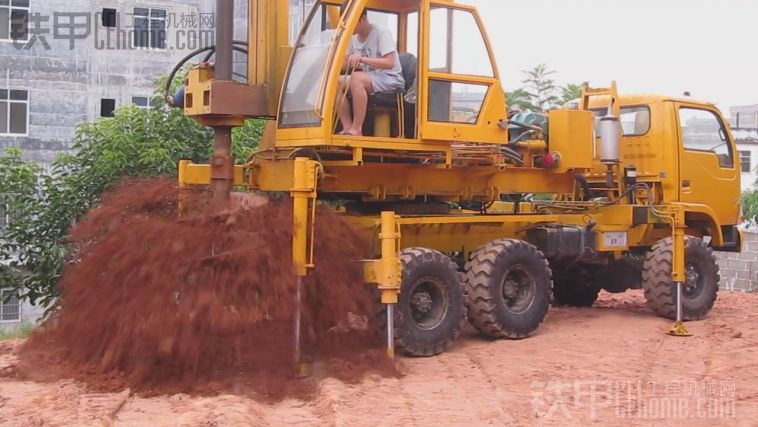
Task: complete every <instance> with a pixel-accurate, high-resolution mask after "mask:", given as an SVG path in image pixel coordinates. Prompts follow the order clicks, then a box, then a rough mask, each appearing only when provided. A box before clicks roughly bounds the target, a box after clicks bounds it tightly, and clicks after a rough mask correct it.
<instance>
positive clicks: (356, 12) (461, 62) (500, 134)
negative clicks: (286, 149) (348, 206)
mask: <svg viewBox="0 0 758 427" xmlns="http://www.w3.org/2000/svg"><path fill="white" fill-rule="evenodd" d="M364 19H366V20H367V21H368V23H369V25H371V26H372V28H373V30H374V31H381V32H382V34H388V35H389V36H390V37H391V38H392V43H393V45H394V46H393V47H394V48H395V50H396V52H397V57H396V58H397V61H399V63H400V74H401V76H402V80H403V82H402V84H401V85H395V86H391V87H389V90H376V91H374V92H373V93H370V94H369V96H368V101H367V103H366V104H367V105H366V109H365V114H366V117H365V120H364V124H363V126H362V128H361V132H358V134H360V133H362V135H360V136H359V135H357V134H351V133H349V132H345V131H346V129H344V126H343V123H344V122H345V120H340V116H341V115H340V109H341V108H344V109H347V110H348V112H349V113H350V115H349V118H352V119H355V115H356V114H355V111H354V110H355V108H356V107H355V102H356V100H354V99H353V98H354V97H353V96H352V93H351V92H352V90H350V89H351V88H350V89H348V88H349V87H350V83H349V82H350V81H351V79H352V76H351V75H352V73H357V72H364V70H361V69H360V68H356V69H353V68H352V67H350V66H349V64H348V58H349V54H350V53H351V52H353V53H354V50H351V44H352V43H353V42H354V38H355V37H358V36H357V35H356V33H357V32H360V28H362V27H361V25H365V23H363V24H362V20H364ZM363 28H364V29H365V27H363ZM385 42H386V40H385ZM385 51H386V48H385ZM383 53H387V52H383ZM390 56H392V55H390ZM368 66H369V68H368V69H369V71H375V70H376V67H371V64H368ZM380 72H381V71H380ZM346 81H347V82H348V83H347V84H346V83H345V82H346ZM374 82H375V83H376V81H374ZM374 86H376V85H374ZM379 86H380V87H386V86H385V85H382V84H380V85H379ZM343 111H344V110H343ZM506 118H507V115H506V111H505V97H504V92H503V90H502V86H501V85H500V81H499V76H498V72H497V67H496V65H495V61H494V57H493V55H492V52H491V49H490V45H489V43H488V39H487V37H486V35H485V34H484V32H483V27H482V25H481V21H480V18H479V16H478V14H477V12H476V10H475V9H474V8H472V7H469V6H464V5H457V4H454V3H453V2H451V1H449V0H440V1H429V0H421V1H419V0H383V1H380V0H347V1H345V2H340V1H327V0H324V1H318V2H316V3H315V4H314V6H313V8H312V9H311V12H310V14H309V16H308V18H307V19H306V21H305V23H304V25H303V27H302V30H301V33H300V36H299V37H298V40H297V42H296V44H295V47H294V51H293V54H292V58H291V61H290V65H289V69H288V71H287V74H286V76H285V81H284V85H283V91H282V96H281V104H280V114H279V123H278V132H277V145H278V146H288V145H290V144H291V145H295V143H297V145H299V146H302V145H303V144H304V143H305V144H306V145H307V144H308V142H307V141H304V139H313V141H314V142H313V145H321V146H323V145H337V146H345V145H348V146H351V147H354V146H356V143H358V145H360V143H362V142H366V141H371V142H372V143H374V144H376V143H383V142H386V143H395V144H397V143H398V142H403V143H412V144H429V143H432V141H434V143H435V144H439V141H460V142H472V143H505V142H506V141H507V135H506V132H505V131H504V130H502V129H500V128H499V126H498V123H499V121H500V120H503V119H506ZM343 119H344V116H343ZM304 130H305V132H304ZM421 130H423V132H422V131H421ZM317 138H318V139H319V140H320V141H318V143H317V142H316V139H317ZM289 141H292V143H290V142H289ZM325 142H327V143H326V144H325ZM395 146H397V145H395ZM387 147H391V146H389V145H388V146H387Z"/></svg>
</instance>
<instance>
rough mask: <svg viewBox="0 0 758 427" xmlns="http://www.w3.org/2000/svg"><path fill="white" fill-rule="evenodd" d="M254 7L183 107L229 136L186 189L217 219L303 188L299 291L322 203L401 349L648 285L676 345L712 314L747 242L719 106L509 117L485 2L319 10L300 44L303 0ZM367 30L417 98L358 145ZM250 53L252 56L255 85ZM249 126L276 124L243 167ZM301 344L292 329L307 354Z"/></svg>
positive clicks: (221, 17) (378, 102)
mask: <svg viewBox="0 0 758 427" xmlns="http://www.w3.org/2000/svg"><path fill="white" fill-rule="evenodd" d="M247 1H248V11H249V21H248V24H249V28H248V33H249V39H248V40H246V41H235V40H233V37H232V35H233V21H234V17H233V11H234V4H233V0H217V12H216V26H217V29H216V31H217V35H216V46H214V47H209V48H206V49H204V50H201V51H199V52H197V54H201V53H203V52H205V53H206V56H205V59H204V60H202V61H201V62H200V63H199V64H197V65H195V66H194V67H193V68H191V70H190V71H189V74H188V78H187V80H186V82H185V84H184V86H183V87H182V89H181V90H180V93H179V94H178V96H177V97H176V103H177V104H178V106H181V107H183V108H184V110H185V113H186V114H187V115H188V116H190V117H192V118H194V119H195V120H197V121H198V122H200V123H202V124H204V125H207V126H211V127H213V128H214V129H215V147H216V151H215V155H214V156H213V157H212V159H211V161H210V164H209V165H202V164H193V163H190V162H187V161H184V162H181V164H180V165H179V182H180V185H181V186H185V187H187V186H195V185H202V186H208V185H210V187H211V189H212V191H213V200H214V205H215V206H216V207H218V208H223V207H224V206H225V204H226V203H227V202H228V200H229V194H230V191H231V190H232V188H233V187H235V186H236V187H245V188H247V189H250V190H255V191H259V192H285V193H289V194H291V196H292V198H293V200H294V203H293V206H294V208H293V209H294V212H293V213H294V220H293V224H292V227H293V238H292V258H293V263H294V268H295V270H296V272H297V275H298V276H299V277H301V278H302V277H304V276H306V275H307V274H308V271H309V269H310V268H312V267H313V262H312V260H313V240H314V234H313V233H314V231H313V230H314V223H315V222H316V221H317V220H318V218H317V217H316V214H315V212H316V211H315V204H316V203H318V202H319V201H321V200H329V201H338V202H339V204H340V205H341V206H344V209H343V210H344V213H343V214H344V216H345V217H346V218H348V219H349V220H350V222H351V223H353V224H355V226H356V227H357V228H358V229H360V230H362V231H363V232H364V233H365V236H366V239H367V241H369V242H373V247H374V254H373V256H374V258H373V259H370V260H364V261H363V262H364V271H365V274H364V276H365V282H366V283H368V284H375V285H376V286H377V287H378V289H379V290H380V294H381V301H377V304H380V303H381V304H383V306H380V307H382V310H383V312H384V313H385V315H386V318H385V327H386V333H387V347H388V350H389V351H390V352H391V354H394V351H395V348H397V349H398V351H401V352H402V353H404V354H407V355H412V356H431V355H436V354H439V353H441V352H444V351H445V350H447V349H448V348H449V347H450V346H451V345H452V344H453V342H454V341H455V340H456V338H457V337H458V335H459V334H460V332H461V329H462V327H463V325H464V322H465V321H466V319H468V321H469V322H470V323H471V324H472V325H473V326H474V327H475V328H476V329H477V330H479V331H480V332H481V333H482V334H484V335H487V336H489V337H494V338H524V337H527V336H529V335H530V334H532V333H533V332H535V331H536V330H537V328H538V327H539V325H540V323H541V322H542V321H543V319H544V318H545V315H546V314H547V312H548V309H549V306H550V305H551V300H552V301H553V302H554V303H558V304H568V305H575V306H590V305H592V304H593V302H594V301H595V299H596V298H597V296H598V292H599V291H600V290H601V289H605V290H607V291H609V292H614V293H618V292H624V291H626V290H627V289H631V288H642V289H644V291H645V297H646V298H647V301H648V303H649V305H650V307H651V308H652V309H653V310H654V311H655V312H656V313H657V314H659V315H660V316H663V317H666V318H670V319H672V320H673V319H675V320H677V323H676V324H675V325H674V327H673V328H672V333H674V334H686V329H685V328H684V326H683V325H682V323H681V321H683V320H696V319H701V318H703V317H704V316H705V315H706V314H707V313H708V312H709V310H710V309H711V308H712V307H713V304H714V301H715V300H716V293H717V291H718V286H719V283H718V282H719V274H718V272H719V269H718V266H717V264H716V262H715V259H714V257H713V250H719V251H732V252H738V251H740V250H741V245H742V238H741V233H740V231H739V230H738V228H737V224H738V223H740V220H741V218H740V201H739V196H740V165H739V156H737V155H736V153H737V151H736V149H735V144H734V138H733V137H732V135H731V133H730V130H729V127H728V125H727V122H726V120H724V118H723V117H722V115H721V114H720V112H719V111H718V110H717V109H716V107H715V106H714V105H713V104H709V103H703V102H697V101H694V100H692V99H690V98H688V97H684V98H680V99H677V98H671V97H665V96H624V95H619V94H618V92H617V90H616V84H615V83H613V84H612V85H611V86H610V87H608V88H602V89H601V88H591V87H589V86H588V85H585V87H584V89H583V92H582V96H581V98H580V99H577V100H576V101H574V102H570V103H568V104H567V105H565V106H563V107H562V108H560V109H554V110H551V111H549V112H547V113H546V114H531V113H529V112H514V111H509V110H508V108H507V106H506V98H505V95H504V91H503V87H502V86H501V83H500V79H499V77H500V76H499V71H498V67H497V65H496V63H495V55H494V54H493V46H492V44H491V42H490V40H489V38H488V37H487V35H486V33H485V31H484V27H483V25H482V21H481V18H480V16H479V15H478V13H477V11H476V9H475V8H473V7H470V6H467V5H461V4H456V3H455V2H454V1H451V0H344V1H340V0H320V1H315V4H314V5H313V7H312V9H311V10H310V14H309V15H308V16H307V17H306V19H305V22H304V24H303V26H302V30H301V31H300V34H299V37H298V38H297V40H296V42H295V43H294V46H291V44H290V42H289V32H290V31H289V24H290V16H289V4H288V3H289V2H288V0H247ZM366 19H367V20H368V21H369V22H371V25H372V26H382V27H383V28H385V29H386V30H387V32H389V34H391V35H392V37H393V40H392V42H393V43H394V45H395V48H396V52H397V53H398V55H397V59H396V60H397V61H399V62H400V66H401V69H402V75H403V80H404V81H405V85H404V86H403V87H401V88H396V89H395V90H392V91H389V92H375V93H372V94H371V95H370V96H369V97H368V98H369V99H368V101H367V108H366V120H365V124H364V126H363V128H362V131H363V135H361V136H356V135H354V134H353V133H349V132H344V130H345V129H343V128H342V126H341V121H340V120H339V118H338V112H339V111H340V108H341V106H342V105H343V103H348V104H347V105H350V103H353V102H357V101H356V99H353V97H352V96H351V93H350V92H351V90H352V89H351V90H346V89H347V88H348V87H350V85H349V84H348V85H346V84H344V82H346V81H348V82H350V81H352V79H351V78H349V77H348V76H355V74H354V73H355V72H358V71H357V70H358V68H357V67H354V65H356V63H357V62H361V61H351V60H350V59H349V55H348V54H349V53H350V52H351V51H350V49H351V45H352V44H353V43H355V42H356V39H355V37H358V36H355V35H354V33H355V32H356V29H357V28H359V26H360V25H365V22H364V20H366ZM384 34H386V32H385V33H384ZM359 42H362V40H359ZM234 51H239V52H241V53H243V54H247V58H248V60H247V77H246V80H245V81H239V79H238V80H235V78H234V73H233V61H232V56H233V52H234ZM214 54H215V59H214V60H213V61H212V62H210V61H211V58H212V56H213V55H214ZM191 58H192V56H190V57H188V58H187V61H190V60H191ZM185 62H186V61H185ZM180 65H181V64H180ZM356 80H358V79H356ZM348 111H349V110H348ZM249 118H264V119H266V120H268V125H267V127H266V131H265V134H264V137H263V140H262V142H261V147H260V150H259V151H257V152H256V153H254V154H253V155H252V156H251V157H250V158H249V159H248V161H247V162H246V163H244V164H242V165H236V166H235V162H234V160H233V159H232V157H231V155H230V152H231V150H230V145H231V129H232V128H233V127H235V126H240V125H241V124H242V123H243V121H244V120H246V119H249ZM357 256H358V255H357V254H356V257H357ZM357 285H358V284H356V286H357ZM302 286H303V285H302V280H300V284H299V286H298V289H301V288H302ZM298 292H299V291H298ZM293 298H299V295H293ZM299 331H300V324H299V318H296V320H295V326H294V339H295V343H296V349H297V348H299V342H300V335H299V333H300V332H299ZM297 353H298V354H296V355H295V357H296V358H299V352H297Z"/></svg>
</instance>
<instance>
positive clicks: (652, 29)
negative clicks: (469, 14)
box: [459, 0, 758, 115]
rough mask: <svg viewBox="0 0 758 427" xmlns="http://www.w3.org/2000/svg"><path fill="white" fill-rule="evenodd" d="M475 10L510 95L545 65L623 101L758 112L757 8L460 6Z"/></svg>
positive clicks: (687, 1) (559, 0)
mask: <svg viewBox="0 0 758 427" xmlns="http://www.w3.org/2000/svg"><path fill="white" fill-rule="evenodd" d="M459 2H460V3H467V4H471V5H474V6H476V7H477V8H478V9H479V13H480V14H481V15H482V17H483V19H484V22H485V26H486V27H487V31H488V33H489V35H490V38H491V40H492V42H493V45H494V49H495V54H496V56H497V61H498V66H499V68H500V72H501V77H502V80H503V84H504V85H505V86H506V90H512V89H513V88H515V87H518V86H520V85H521V80H522V79H523V74H522V73H521V70H525V69H528V68H531V67H533V66H534V65H536V64H539V63H546V64H548V66H549V67H550V68H551V69H553V70H555V71H556V72H557V74H556V76H555V78H556V80H557V81H558V82H559V83H561V84H563V83H566V82H572V83H573V82H576V83H581V82H583V81H589V82H590V83H591V84H592V85H596V86H603V85H607V84H608V83H610V81H611V80H614V79H615V80H616V81H617V82H618V85H619V91H620V92H623V93H660V94H664V95H672V96H675V95H681V94H682V93H683V92H684V91H689V92H691V93H692V96H693V97H694V98H697V99H702V100H706V101H711V102H715V103H716V104H717V105H718V106H719V107H720V108H721V109H722V110H724V111H725V113H726V115H728V110H729V107H731V106H736V105H746V104H758V0H570V1H566V0H459Z"/></svg>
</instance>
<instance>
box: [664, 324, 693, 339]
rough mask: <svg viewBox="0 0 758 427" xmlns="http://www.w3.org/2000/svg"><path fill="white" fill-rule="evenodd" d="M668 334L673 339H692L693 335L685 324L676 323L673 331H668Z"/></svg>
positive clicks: (672, 328)
mask: <svg viewBox="0 0 758 427" xmlns="http://www.w3.org/2000/svg"><path fill="white" fill-rule="evenodd" d="M668 334H669V335H671V336H673V337H691V336H692V334H691V333H690V332H689V331H687V328H686V327H685V326H684V323H683V322H676V323H674V326H672V327H671V329H670V330H669V331H668Z"/></svg>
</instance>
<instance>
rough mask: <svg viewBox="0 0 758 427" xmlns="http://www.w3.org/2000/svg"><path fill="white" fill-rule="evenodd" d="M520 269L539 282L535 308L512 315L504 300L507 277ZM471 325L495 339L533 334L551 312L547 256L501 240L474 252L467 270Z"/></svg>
mask: <svg viewBox="0 0 758 427" xmlns="http://www.w3.org/2000/svg"><path fill="white" fill-rule="evenodd" d="M514 265H520V266H521V268H522V269H524V270H526V271H527V272H528V273H529V274H530V275H531V276H532V278H533V279H534V281H535V292H534V296H533V299H532V302H531V305H530V306H529V307H528V308H527V309H526V310H525V311H524V312H522V313H513V312H510V311H509V310H508V309H507V308H506V305H505V301H504V299H503V297H502V295H503V291H502V285H503V283H502V282H503V279H504V275H505V274H506V273H507V271H508V269H509V268H510V267H511V266H514ZM465 277H466V279H465V281H464V285H465V287H466V294H467V298H468V318H469V322H470V323H471V324H472V325H473V326H474V327H475V328H476V329H477V330H478V331H479V332H481V333H482V334H484V335H487V336H489V337H492V338H511V339H521V338H526V337H528V336H529V335H531V334H533V333H534V332H535V331H536V330H537V328H538V327H539V325H540V324H541V323H542V321H543V320H544V319H545V316H546V315H547V312H548V310H549V309H550V290H551V288H552V272H551V271H550V267H549V265H548V262H547V259H545V255H544V254H543V253H542V252H540V250H539V249H537V247H535V246H534V245H531V244H529V243H527V242H524V241H522V240H516V239H499V240H494V241H492V242H489V243H487V244H485V245H484V246H482V247H480V248H479V249H477V250H476V251H475V252H472V253H471V255H470V256H469V260H468V262H467V263H466V267H465Z"/></svg>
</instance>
